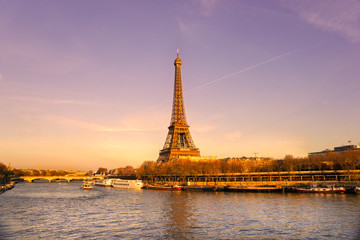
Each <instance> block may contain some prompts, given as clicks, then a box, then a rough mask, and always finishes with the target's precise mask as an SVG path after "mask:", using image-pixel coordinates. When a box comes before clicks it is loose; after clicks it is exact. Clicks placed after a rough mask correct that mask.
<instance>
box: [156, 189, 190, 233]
mask: <svg viewBox="0 0 360 240" xmlns="http://www.w3.org/2000/svg"><path fill="white" fill-rule="evenodd" d="M164 203H165V204H164V206H163V211H164V219H163V221H164V224H165V226H166V227H165V229H166V234H165V237H166V238H169V239H188V238H190V236H191V235H192V227H193V225H194V223H193V221H194V219H193V218H192V216H193V214H192V212H193V209H192V206H191V198H190V195H189V194H186V193H183V192H179V191H175V192H170V194H166V200H165V202H164Z"/></svg>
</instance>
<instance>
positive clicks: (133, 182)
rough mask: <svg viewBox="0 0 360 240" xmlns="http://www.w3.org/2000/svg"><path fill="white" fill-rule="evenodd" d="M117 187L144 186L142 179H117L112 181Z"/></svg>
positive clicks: (138, 187)
mask: <svg viewBox="0 0 360 240" xmlns="http://www.w3.org/2000/svg"><path fill="white" fill-rule="evenodd" d="M112 186H113V187H115V188H136V189H140V188H142V187H143V186H144V184H143V183H142V181H141V180H126V179H115V180H114V181H113V183H112Z"/></svg>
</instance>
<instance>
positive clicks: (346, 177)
mask: <svg viewBox="0 0 360 240" xmlns="http://www.w3.org/2000/svg"><path fill="white" fill-rule="evenodd" d="M143 180H144V181H145V182H148V183H167V184H179V185H181V184H187V185H197V186H215V185H216V186H264V185H272V186H275V185H276V186H282V187H286V186H292V185H297V184H311V183H331V184H341V185H346V186H355V185H358V184H360V170H325V171H290V172H252V173H221V174H194V175H180V174H179V175H176V174H173V175H161V176H160V175H156V176H155V175H149V176H146V177H145V178H144V179H143Z"/></svg>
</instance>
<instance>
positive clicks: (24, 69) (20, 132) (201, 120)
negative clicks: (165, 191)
mask: <svg viewBox="0 0 360 240" xmlns="http://www.w3.org/2000/svg"><path fill="white" fill-rule="evenodd" d="M177 48H179V49H180V57H181V59H182V61H183V65H182V77H183V88H184V97H185V108H186V115H187V120H188V123H189V125H190V132H191V134H192V137H193V140H194V142H195V145H196V146H197V147H199V148H200V151H201V155H202V156H218V157H241V156H248V157H252V156H254V153H258V154H257V155H258V156H263V157H274V158H282V157H284V156H285V155H286V154H292V155H294V156H299V157H303V156H307V153H308V152H312V151H320V150H323V149H326V148H333V147H334V146H338V145H342V144H347V143H348V141H349V140H351V141H352V143H353V144H359V143H360V127H359V124H360V123H359V120H360V110H359V107H360V79H359V76H360V2H359V1H356V0H347V1H342V0H338V1H330V0H329V1H313V0H311V1H250V0H249V1H238V0H234V1H230V0H224V1H215V0H213V1H211V0H210V1H165V0H164V1H89V0H86V1H81V0H77V1H45V0H43V1H27V0H24V1H19V0H18V1H3V0H0V107H1V111H0V162H3V163H5V164H8V163H9V162H11V164H12V166H14V167H17V168H36V167H39V168H46V169H51V168H52V169H81V170H89V169H97V168H98V167H100V166H101V167H107V168H115V167H124V166H126V165H132V166H135V167H138V166H140V164H141V163H142V162H143V161H146V160H156V159H157V157H158V154H159V150H160V149H161V148H162V146H163V144H164V141H165V137H166V135H167V131H168V129H167V127H168V126H169V123H170V117H171V116H170V115H171V104H172V94H173V81H174V65H173V61H174V59H175V58H176V49H177Z"/></svg>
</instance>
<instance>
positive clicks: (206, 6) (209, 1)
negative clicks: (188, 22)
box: [199, 0, 216, 16]
mask: <svg viewBox="0 0 360 240" xmlns="http://www.w3.org/2000/svg"><path fill="white" fill-rule="evenodd" d="M199 3H200V6H199V13H200V15H203V16H209V15H211V13H212V12H213V10H214V7H215V4H216V0H200V1H199Z"/></svg>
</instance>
